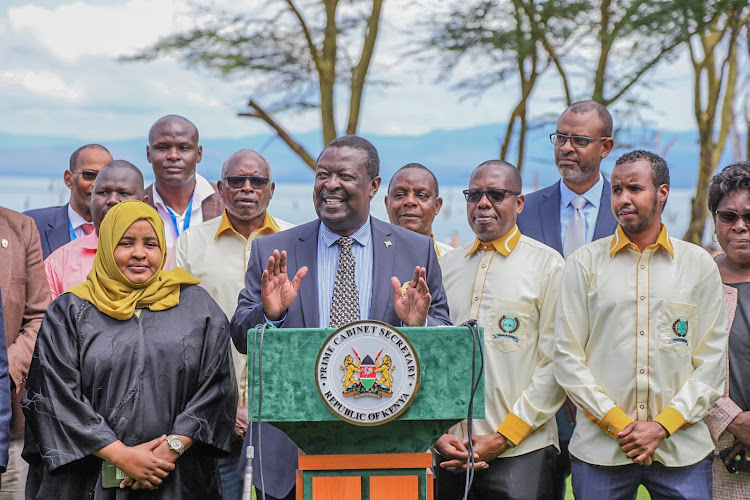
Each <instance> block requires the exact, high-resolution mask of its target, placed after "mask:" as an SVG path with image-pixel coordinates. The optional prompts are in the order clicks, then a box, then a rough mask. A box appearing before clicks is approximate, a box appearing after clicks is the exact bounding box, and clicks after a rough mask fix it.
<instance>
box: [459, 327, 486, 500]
mask: <svg viewBox="0 0 750 500" xmlns="http://www.w3.org/2000/svg"><path fill="white" fill-rule="evenodd" d="M461 326H466V327H468V328H469V332H470V333H471V339H472V351H471V395H470V397H469V409H468V412H467V418H466V435H467V441H468V444H467V452H468V456H467V457H466V481H465V483H464V500H467V499H468V497H469V490H470V489H471V484H472V483H473V482H474V464H475V459H474V443H473V442H472V438H473V435H474V434H473V425H472V417H473V414H474V396H475V395H476V393H477V390H478V389H479V383H480V382H481V380H482V373H484V350H483V348H482V346H483V343H484V339H482V338H481V336H480V334H479V328H478V327H477V320H475V319H470V320H468V321H465V322H464V323H463V324H462V325H461ZM477 348H478V349H479V372H478V373H477V370H476V362H477Z"/></svg>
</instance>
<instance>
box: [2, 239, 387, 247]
mask: <svg viewBox="0 0 750 500" xmlns="http://www.w3.org/2000/svg"><path fill="white" fill-rule="evenodd" d="M4 241H5V240H3V242H4ZM391 245H393V243H391V240H388V241H386V242H385V248H388V247H389V246H391Z"/></svg>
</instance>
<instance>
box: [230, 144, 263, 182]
mask: <svg viewBox="0 0 750 500" xmlns="http://www.w3.org/2000/svg"><path fill="white" fill-rule="evenodd" d="M247 153H255V154H256V155H258V157H259V158H260V159H261V160H263V163H265V164H266V168H267V169H268V177H271V164H270V163H268V160H266V157H265V156H263V155H262V154H260V153H258V152H257V151H255V150H253V149H247V148H246V149H240V150H239V151H235V152H234V153H232V154H231V155H229V157H228V158H227V159H226V160H224V163H222V164H221V178H222V179H223V178H224V177H225V176H226V175H227V170H228V169H229V163H231V161H232V160H233V159H234V158H235V156H239V155H243V154H247Z"/></svg>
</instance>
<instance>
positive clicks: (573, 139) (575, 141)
mask: <svg viewBox="0 0 750 500" xmlns="http://www.w3.org/2000/svg"><path fill="white" fill-rule="evenodd" d="M568 139H570V145H571V146H573V147H574V148H576V149H583V148H585V147H586V146H588V145H589V144H590V143H591V141H604V140H606V139H611V137H606V136H605V137H586V136H583V135H563V134H550V135H549V141H550V142H551V143H552V144H554V145H555V146H560V147H562V146H565V142H566V141H567V140H568Z"/></svg>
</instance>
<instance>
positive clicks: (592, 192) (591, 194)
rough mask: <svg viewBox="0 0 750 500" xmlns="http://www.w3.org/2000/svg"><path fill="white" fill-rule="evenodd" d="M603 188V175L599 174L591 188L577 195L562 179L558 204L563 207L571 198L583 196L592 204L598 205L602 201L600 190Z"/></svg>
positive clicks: (568, 203)
mask: <svg viewBox="0 0 750 500" xmlns="http://www.w3.org/2000/svg"><path fill="white" fill-rule="evenodd" d="M603 190H604V177H602V174H599V180H598V181H596V184H594V185H593V186H591V188H590V189H589V190H588V191H586V192H585V193H583V194H582V195H579V194H577V193H574V192H573V191H572V190H571V189H570V188H569V187H568V186H567V185H566V184H565V182H563V181H562V180H561V181H560V206H561V207H563V208H565V207H567V206H568V205H570V202H571V200H573V198H575V197H576V196H583V197H584V198H586V201H587V202H589V203H591V204H592V205H593V206H595V207H598V206H599V204H600V203H601V201H602V191H603Z"/></svg>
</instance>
